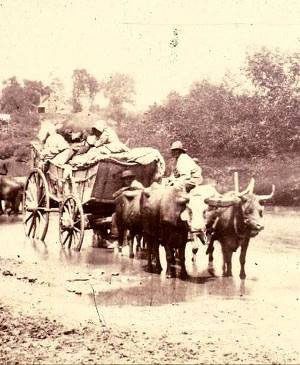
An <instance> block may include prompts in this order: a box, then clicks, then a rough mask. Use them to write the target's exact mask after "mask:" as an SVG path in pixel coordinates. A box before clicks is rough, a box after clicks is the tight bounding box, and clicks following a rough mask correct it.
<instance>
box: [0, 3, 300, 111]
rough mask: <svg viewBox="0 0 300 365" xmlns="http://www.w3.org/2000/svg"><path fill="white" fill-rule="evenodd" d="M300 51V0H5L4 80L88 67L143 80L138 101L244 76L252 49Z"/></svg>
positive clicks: (1, 21) (66, 74) (0, 16)
mask: <svg viewBox="0 0 300 365" xmlns="http://www.w3.org/2000/svg"><path fill="white" fill-rule="evenodd" d="M262 46H266V47H267V48H271V49H272V48H275V47H279V48H280V49H282V50H283V51H291V52H299V50H300V1H298V0H295V1H292V0H290V1H287V0H285V1H281V0H280V1H279V0H272V1H263V0H259V1H258V0H240V1H238V0H236V1H233V0H220V1H216V0H205V1H204V0H197V1H196V0H182V1H179V0H159V1H158V0H136V1H135V0H127V1H125V0H77V1H76V0H72V1H71V0H39V1H37V0H0V81H2V80H5V79H7V78H9V77H11V76H17V78H18V79H19V80H23V79H30V80H41V81H43V82H45V83H49V82H50V81H51V80H52V79H53V78H54V77H58V78H60V79H61V80H62V81H63V82H64V84H65V85H66V87H67V90H70V88H71V76H72V72H73V70H74V69H76V68H85V69H87V71H88V72H89V73H91V74H92V75H94V76H95V77H96V78H97V79H99V80H101V79H103V78H104V77H107V76H109V75H110V74H112V73H115V72H121V73H126V74H129V75H131V76H132V77H133V78H134V80H135V82H136V105H135V107H136V108H137V109H145V108H147V106H148V105H149V104H153V103H154V102H161V101H162V100H163V99H164V98H165V97H166V96H167V95H168V93H169V92H171V91H174V90H176V91H177V92H179V93H180V94H184V93H186V92H188V90H189V87H190V85H191V84H192V83H193V82H195V81H200V80H202V79H203V78H208V79H210V80H211V81H216V82H218V81H220V80H222V78H223V76H224V74H225V73H226V72H230V73H231V74H234V75H236V77H237V78H239V77H240V75H241V67H243V66H244V64H245V55H246V52H253V51H255V50H257V49H259V48H261V47H262Z"/></svg>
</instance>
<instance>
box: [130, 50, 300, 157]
mask: <svg viewBox="0 0 300 365" xmlns="http://www.w3.org/2000/svg"><path fill="white" fill-rule="evenodd" d="M299 71H300V56H299V55H298V54H283V53H280V52H279V51H272V52H271V51H269V50H266V49H264V48H263V49H261V50H259V51H257V52H255V53H253V54H250V55H247V58H246V66H245V69H244V76H246V78H247V79H248V82H249V81H250V83H251V84H252V88H250V90H249V89H248V91H241V88H239V89H238V90H237V87H236V85H234V87H231V85H230V84H229V83H228V80H226V82H223V83H219V84H213V83H211V82H209V81H206V80H203V81H200V82H195V83H193V84H192V85H191V87H190V90H189V92H188V93H187V94H186V95H180V94H178V93H177V92H171V93H170V94H169V95H168V97H167V98H166V100H165V101H164V102H163V103H162V104H161V105H157V104H155V105H153V106H151V107H150V108H149V110H148V111H147V112H146V113H145V114H144V117H143V122H142V123H141V125H142V128H141V125H139V127H138V128H139V133H137V134H136V136H137V137H136V138H137V139H138V140H139V142H138V143H139V144H143V143H147V144H150V143H151V144H153V145H156V141H160V143H162V146H161V147H162V150H163V151H165V153H167V151H168V149H169V146H170V144H171V143H172V142H173V141H174V140H178V139H179V140H181V141H182V142H183V143H184V144H185V145H186V146H187V148H188V151H189V152H190V153H191V154H192V155H194V156H195V157H198V158H200V159H203V158H205V157H206V156H211V157H216V158H217V157H218V156H222V157H223V156H229V157H230V156H231V157H246V158H252V157H255V156H265V155H267V154H270V155H273V156H276V154H277V153H280V152H290V151H291V152H293V151H299V150H300V98H299V96H300V95H299V91H300V86H299V75H300V73H299ZM141 131H142V132H141Z"/></svg>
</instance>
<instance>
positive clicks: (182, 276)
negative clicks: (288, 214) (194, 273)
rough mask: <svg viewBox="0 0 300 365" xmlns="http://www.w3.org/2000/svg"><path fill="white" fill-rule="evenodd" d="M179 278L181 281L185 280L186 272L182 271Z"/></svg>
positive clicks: (186, 277)
mask: <svg viewBox="0 0 300 365" xmlns="http://www.w3.org/2000/svg"><path fill="white" fill-rule="evenodd" d="M179 277H180V279H181V280H187V279H188V277H189V275H188V273H187V272H186V271H183V272H181V273H180V276H179Z"/></svg>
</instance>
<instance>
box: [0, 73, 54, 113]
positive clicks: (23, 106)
mask: <svg viewBox="0 0 300 365" xmlns="http://www.w3.org/2000/svg"><path fill="white" fill-rule="evenodd" d="M3 84H4V88H3V90H2V95H1V102H0V103H1V111H2V112H4V113H9V114H11V113H16V112H19V113H29V112H34V111H36V109H37V106H38V105H39V104H40V101H41V98H42V97H43V96H45V95H49V93H50V88H49V87H48V86H44V85H43V83H42V82H41V81H31V80H24V82H23V85H22V84H20V83H19V81H18V80H17V79H16V77H11V78H10V79H8V80H6V81H4V83H3Z"/></svg>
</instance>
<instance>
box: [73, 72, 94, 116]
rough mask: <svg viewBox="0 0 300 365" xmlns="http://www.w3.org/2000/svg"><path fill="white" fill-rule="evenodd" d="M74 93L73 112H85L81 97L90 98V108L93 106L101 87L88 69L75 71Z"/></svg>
mask: <svg viewBox="0 0 300 365" xmlns="http://www.w3.org/2000/svg"><path fill="white" fill-rule="evenodd" d="M72 79H73V91H72V104H73V111H74V112H75V113H76V112H80V111H82V110H83V105H82V101H81V97H87V98H89V104H90V105H89V108H91V107H92V106H93V103H94V99H95V96H96V95H97V93H98V92H99V89H100V85H99V83H98V81H97V80H96V78H95V77H94V76H92V75H91V74H89V73H88V72H87V70H86V69H76V70H74V71H73V76H72Z"/></svg>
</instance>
